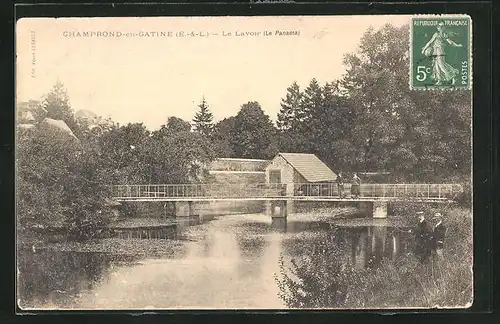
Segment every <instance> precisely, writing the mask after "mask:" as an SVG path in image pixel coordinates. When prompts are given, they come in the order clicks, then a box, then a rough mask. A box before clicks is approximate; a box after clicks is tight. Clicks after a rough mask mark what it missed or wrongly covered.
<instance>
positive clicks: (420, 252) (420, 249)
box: [414, 212, 432, 261]
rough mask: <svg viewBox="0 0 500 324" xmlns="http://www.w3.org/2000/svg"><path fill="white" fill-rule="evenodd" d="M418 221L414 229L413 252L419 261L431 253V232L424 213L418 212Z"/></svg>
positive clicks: (424, 259)
mask: <svg viewBox="0 0 500 324" xmlns="http://www.w3.org/2000/svg"><path fill="white" fill-rule="evenodd" d="M417 214H418V216H419V221H418V224H417V227H416V229H415V232H414V233H415V254H416V255H417V257H418V258H419V259H420V261H427V260H428V259H429V257H430V255H431V251H432V250H431V239H432V232H431V228H430V226H429V224H428V223H427V221H426V220H425V217H424V213H423V212H418V213H417Z"/></svg>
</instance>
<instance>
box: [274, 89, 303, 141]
mask: <svg viewBox="0 0 500 324" xmlns="http://www.w3.org/2000/svg"><path fill="white" fill-rule="evenodd" d="M302 95H303V94H302V92H301V91H300V87H299V85H298V84H297V82H296V81H294V82H293V83H292V85H291V86H289V87H288V88H287V93H286V95H285V98H282V99H281V109H280V111H279V112H278V119H277V121H276V125H277V126H278V130H280V131H282V132H284V131H287V130H291V129H297V128H298V125H299V123H300V122H301V118H302V117H303V113H302V112H301V111H300V110H301V108H302V105H301V103H302Z"/></svg>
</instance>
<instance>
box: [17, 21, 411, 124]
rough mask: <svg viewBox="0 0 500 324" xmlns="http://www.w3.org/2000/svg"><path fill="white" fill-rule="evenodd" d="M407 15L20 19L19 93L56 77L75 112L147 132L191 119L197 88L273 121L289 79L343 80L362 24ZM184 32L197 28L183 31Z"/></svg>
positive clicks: (40, 88)
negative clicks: (257, 109)
mask: <svg viewBox="0 0 500 324" xmlns="http://www.w3.org/2000/svg"><path fill="white" fill-rule="evenodd" d="M410 20H411V16H406V15H398V16H384V15H379V16H295V17H291V16H281V17H150V18H132V17H128V18H62V19H61V18H59V19H54V18H30V19H22V20H19V21H18V23H17V26H16V54H17V57H16V59H17V62H16V92H17V100H18V101H27V100H30V99H34V100H38V99H40V98H41V97H42V96H43V95H44V94H46V93H47V92H48V91H50V89H51V88H52V86H53V85H54V84H55V83H56V81H57V80H60V81H61V82H62V83H63V84H64V86H65V87H66V89H67V92H68V95H69V98H70V103H71V107H72V108H73V110H74V111H78V110H81V109H85V110H90V111H93V112H94V113H96V114H98V115H100V116H102V117H105V118H108V117H110V118H111V119H112V120H114V121H115V122H118V123H120V124H127V123H129V122H143V123H144V124H145V125H146V126H147V127H148V128H149V129H151V130H152V129H157V128H158V127H160V126H161V125H163V124H165V123H166V121H167V119H168V117H169V116H177V117H180V118H183V119H184V120H188V121H190V120H192V118H193V116H194V114H195V113H196V111H197V110H198V107H197V105H198V104H199V103H200V101H201V98H202V96H204V97H205V98H206V101H207V103H208V105H209V108H210V110H211V111H212V113H213V114H214V118H215V121H219V120H222V119H223V118H225V117H229V116H234V115H236V114H237V112H238V110H239V109H240V107H241V105H242V104H244V103H246V102H248V101H258V102H259V103H260V105H261V106H262V109H263V110H264V111H265V112H266V114H268V115H269V117H270V118H271V119H272V120H273V121H274V120H276V115H277V113H278V111H279V109H280V101H281V98H282V97H284V96H285V94H286V89H287V87H288V86H290V85H291V84H292V82H294V81H296V82H297V83H298V84H299V85H300V86H301V88H304V87H306V86H307V84H308V83H309V81H310V80H311V79H312V78H316V79H317V80H318V81H319V82H320V83H321V84H324V83H325V82H331V81H333V80H336V79H339V78H341V77H342V75H343V74H344V73H345V67H344V65H343V55H344V54H346V53H352V52H355V51H356V49H357V47H358V45H359V42H360V39H361V37H362V36H363V33H364V32H365V31H366V30H367V29H368V28H369V27H370V26H372V27H374V28H375V29H378V28H381V27H382V26H383V25H384V24H387V23H390V24H392V25H394V26H401V25H403V24H408V23H409V22H410ZM278 31H282V32H283V31H291V32H292V35H285V34H280V33H279V32H278ZM181 32H184V36H182V35H181V34H180V33H181ZM191 32H193V33H195V34H196V35H194V36H189V35H187V34H188V33H191ZM252 32H254V33H257V34H256V35H251V34H250V33H252ZM113 33H114V36H111V35H112V34H113ZM247 33H248V34H247ZM207 35H208V36H207Z"/></svg>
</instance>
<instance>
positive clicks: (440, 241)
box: [432, 213, 446, 258]
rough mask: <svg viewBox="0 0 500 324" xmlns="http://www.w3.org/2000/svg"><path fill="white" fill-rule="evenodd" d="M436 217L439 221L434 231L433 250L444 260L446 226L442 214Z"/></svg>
mask: <svg viewBox="0 0 500 324" xmlns="http://www.w3.org/2000/svg"><path fill="white" fill-rule="evenodd" d="M434 217H435V218H436V220H437V224H436V225H435V226H434V230H433V231H432V249H433V250H434V251H435V252H436V254H437V256H438V257H440V258H442V257H443V248H444V236H445V234H446V226H444V225H443V218H442V215H441V213H436V214H435V215H434Z"/></svg>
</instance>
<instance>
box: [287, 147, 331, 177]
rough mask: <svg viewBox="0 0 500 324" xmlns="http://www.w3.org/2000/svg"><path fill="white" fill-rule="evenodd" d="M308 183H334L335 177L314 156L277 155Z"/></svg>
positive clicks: (300, 154)
mask: <svg viewBox="0 0 500 324" xmlns="http://www.w3.org/2000/svg"><path fill="white" fill-rule="evenodd" d="M278 155H280V156H282V157H283V158H284V159H285V160H286V161H287V162H288V163H289V164H290V165H291V166H292V167H293V168H294V169H295V170H296V171H297V172H298V173H300V174H301V175H302V176H303V177H304V179H306V180H307V181H308V182H320V181H334V180H335V179H337V175H336V174H335V173H334V172H333V171H332V170H330V168H329V167H328V166H326V164H324V163H323V162H322V161H321V160H320V159H318V157H317V156H316V155H314V154H305V153H278Z"/></svg>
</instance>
